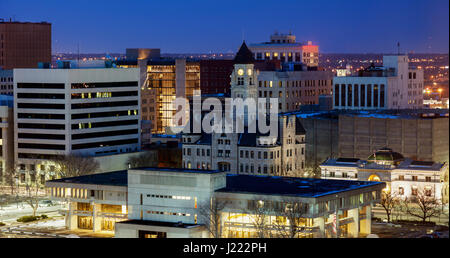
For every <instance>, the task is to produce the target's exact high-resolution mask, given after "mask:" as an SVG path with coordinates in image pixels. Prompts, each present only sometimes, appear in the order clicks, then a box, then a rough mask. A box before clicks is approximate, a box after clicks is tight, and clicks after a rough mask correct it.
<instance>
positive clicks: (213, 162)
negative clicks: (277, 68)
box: [182, 42, 305, 176]
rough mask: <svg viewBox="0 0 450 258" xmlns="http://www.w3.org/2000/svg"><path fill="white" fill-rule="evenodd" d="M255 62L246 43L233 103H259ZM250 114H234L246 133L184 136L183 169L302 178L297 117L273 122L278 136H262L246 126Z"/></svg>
mask: <svg viewBox="0 0 450 258" xmlns="http://www.w3.org/2000/svg"><path fill="white" fill-rule="evenodd" d="M253 62H254V58H253V54H252V53H251V51H250V50H249V49H248V47H247V45H246V44H245V42H244V43H243V44H242V46H241V48H240V49H239V51H238V53H237V54H236V57H235V59H234V63H235V64H234V70H233V72H232V74H231V99H232V100H236V99H243V100H244V103H245V100H246V99H252V100H253V101H254V103H255V104H256V103H257V100H258V87H257V85H256V79H257V76H258V74H257V73H258V72H257V71H256V70H255V67H254V64H253ZM258 108H260V107H256V108H255V109H254V110H253V111H255V112H256V111H257V109H258ZM246 110H247V111H246ZM248 111H250V109H244V111H243V113H238V114H234V115H235V116H234V118H235V119H236V121H237V120H244V126H245V128H244V132H233V133H211V134H206V133H189V134H184V135H183V138H182V144H183V167H184V168H195V169H217V170H220V171H231V172H233V171H236V173H239V174H259V175H284V176H300V175H301V173H302V172H303V169H304V168H305V164H304V156H305V149H304V145H305V137H304V135H305V131H304V129H303V127H302V125H301V123H300V122H299V120H298V119H297V118H296V117H295V116H291V117H289V116H277V117H278V120H277V121H273V122H276V123H277V126H278V133H277V134H276V135H269V133H267V134H264V133H260V132H259V128H256V132H251V131H249V125H248V124H247V123H246V122H245V121H249V119H248V118H250V117H249V113H247V112H248ZM250 115H252V114H250ZM254 115H255V116H256V113H255V114H254ZM255 118H256V117H255ZM250 121H251V120H250ZM253 121H255V122H256V119H255V120H253Z"/></svg>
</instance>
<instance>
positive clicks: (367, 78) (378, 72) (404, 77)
mask: <svg viewBox="0 0 450 258" xmlns="http://www.w3.org/2000/svg"><path fill="white" fill-rule="evenodd" d="M333 84H334V89H333V107H334V108H335V109H357V110H361V109H367V110H370V109H420V108H422V107H423V70H420V69H415V68H409V62H408V56H406V55H392V56H383V66H374V65H371V66H370V67H367V68H366V69H364V70H361V71H358V74H357V75H354V76H337V77H334V79H333Z"/></svg>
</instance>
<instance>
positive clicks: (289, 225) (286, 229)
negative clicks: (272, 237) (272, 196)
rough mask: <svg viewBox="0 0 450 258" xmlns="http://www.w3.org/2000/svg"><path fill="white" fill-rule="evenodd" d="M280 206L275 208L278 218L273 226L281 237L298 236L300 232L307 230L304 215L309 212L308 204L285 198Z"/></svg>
mask: <svg viewBox="0 0 450 258" xmlns="http://www.w3.org/2000/svg"><path fill="white" fill-rule="evenodd" d="M280 206H281V207H278V208H276V209H275V210H274V211H275V214H276V216H277V217H276V218H277V219H276V220H275V221H274V222H273V223H272V226H273V227H274V229H275V230H276V232H277V233H278V236H279V237H283V238H295V237H297V236H298V234H299V233H300V232H302V231H303V230H305V225H304V220H305V219H304V216H305V214H306V213H307V212H308V204H307V203H300V202H292V201H291V200H289V199H283V200H282V201H281V202H280Z"/></svg>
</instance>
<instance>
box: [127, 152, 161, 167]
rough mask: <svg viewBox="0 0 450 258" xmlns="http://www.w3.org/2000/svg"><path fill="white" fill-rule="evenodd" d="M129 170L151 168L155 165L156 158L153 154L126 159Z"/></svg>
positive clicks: (143, 154)
mask: <svg viewBox="0 0 450 258" xmlns="http://www.w3.org/2000/svg"><path fill="white" fill-rule="evenodd" d="M127 162H128V166H129V168H139V167H153V166H155V165H157V164H158V163H157V157H156V155H155V153H153V152H145V153H141V154H139V155H137V156H132V157H129V158H128V161H127Z"/></svg>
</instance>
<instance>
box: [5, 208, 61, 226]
mask: <svg viewBox="0 0 450 258" xmlns="http://www.w3.org/2000/svg"><path fill="white" fill-rule="evenodd" d="M61 209H64V206H61V205H55V206H43V207H39V208H38V210H37V212H36V215H42V214H46V215H47V216H49V217H54V216H59V215H60V214H59V213H58V210H61ZM32 214H33V210H32V209H31V207H30V206H29V205H28V204H23V208H21V205H19V208H17V206H14V205H13V206H9V207H7V208H3V209H0V221H1V222H4V223H7V224H8V223H12V222H15V221H16V220H17V219H18V218H20V217H22V216H26V215H32Z"/></svg>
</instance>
